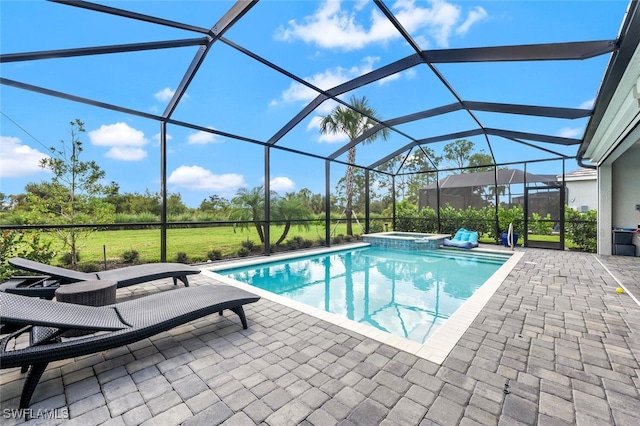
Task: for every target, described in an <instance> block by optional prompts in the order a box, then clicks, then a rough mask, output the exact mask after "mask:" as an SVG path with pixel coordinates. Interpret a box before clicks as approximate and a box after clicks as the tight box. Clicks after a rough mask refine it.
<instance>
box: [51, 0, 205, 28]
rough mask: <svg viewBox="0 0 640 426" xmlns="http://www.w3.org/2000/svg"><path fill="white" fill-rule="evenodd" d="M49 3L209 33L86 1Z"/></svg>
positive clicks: (69, 0) (180, 23) (189, 26)
mask: <svg viewBox="0 0 640 426" xmlns="http://www.w3.org/2000/svg"><path fill="white" fill-rule="evenodd" d="M49 1H50V2H52V3H59V4H64V5H67V6H73V7H78V8H81V9H87V10H93V11H96V12H101V13H106V14H109V15H115V16H122V17H124V18H129V19H134V20H137V21H144V22H150V23H152V24H158V25H163V26H166V27H172V28H178V29H180V30H187V31H193V32H198V33H203V34H209V31H210V30H208V29H207V28H202V27H196V26H193V25H188V24H183V23H182V22H177V21H171V20H169V19H163V18H157V17H155V16H150V15H145V14H142V13H136V12H131V11H129V10H124V9H118V8H116V7H110V6H104V5H102V4H96V3H91V2H88V1H78V0H49Z"/></svg>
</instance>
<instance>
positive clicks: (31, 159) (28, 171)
mask: <svg viewBox="0 0 640 426" xmlns="http://www.w3.org/2000/svg"><path fill="white" fill-rule="evenodd" d="M47 157H48V155H47V154H44V153H42V152H40V151H38V150H37V149H34V148H31V147H30V146H28V145H24V144H23V143H22V141H21V140H20V138H16V137H12V136H0V177H2V178H10V177H27V176H31V175H34V174H36V173H38V172H42V171H43V169H42V168H41V167H40V160H42V159H44V158H47Z"/></svg>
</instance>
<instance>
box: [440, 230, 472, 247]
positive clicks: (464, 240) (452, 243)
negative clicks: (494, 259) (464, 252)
mask: <svg viewBox="0 0 640 426" xmlns="http://www.w3.org/2000/svg"><path fill="white" fill-rule="evenodd" d="M442 245H443V246H447V247H458V248H465V249H471V248H474V247H478V233H477V232H475V231H469V230H467V229H464V228H460V229H458V232H456V235H454V236H453V238H451V239H445V240H443V241H442Z"/></svg>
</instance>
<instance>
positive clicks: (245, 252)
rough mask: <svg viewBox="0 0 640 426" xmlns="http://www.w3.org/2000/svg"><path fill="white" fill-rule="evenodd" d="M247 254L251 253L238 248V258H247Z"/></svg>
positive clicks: (243, 248) (246, 249)
mask: <svg viewBox="0 0 640 426" xmlns="http://www.w3.org/2000/svg"><path fill="white" fill-rule="evenodd" d="M249 253H251V250H249V249H248V248H246V247H240V249H239V250H238V256H239V257H247V256H249Z"/></svg>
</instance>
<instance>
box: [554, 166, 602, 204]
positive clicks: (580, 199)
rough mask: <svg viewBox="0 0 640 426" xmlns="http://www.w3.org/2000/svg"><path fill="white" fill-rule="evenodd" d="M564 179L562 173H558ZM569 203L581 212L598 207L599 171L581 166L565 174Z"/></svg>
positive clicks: (559, 177)
mask: <svg viewBox="0 0 640 426" xmlns="http://www.w3.org/2000/svg"><path fill="white" fill-rule="evenodd" d="M558 181H559V182H561V181H562V175H558ZM564 181H565V187H566V188H567V190H566V194H565V200H566V202H567V205H568V206H569V207H571V208H573V209H575V210H578V211H579V212H583V213H584V212H586V211H588V210H597V209H598V171H597V170H595V169H586V168H580V169H578V170H574V171H572V172H570V173H566V174H565V175H564Z"/></svg>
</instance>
